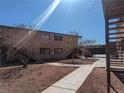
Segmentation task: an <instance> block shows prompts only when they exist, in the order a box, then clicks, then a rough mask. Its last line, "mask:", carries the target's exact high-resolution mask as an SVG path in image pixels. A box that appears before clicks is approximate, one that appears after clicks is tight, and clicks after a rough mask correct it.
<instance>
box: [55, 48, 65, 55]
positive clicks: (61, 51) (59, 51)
mask: <svg viewBox="0 0 124 93" xmlns="http://www.w3.org/2000/svg"><path fill="white" fill-rule="evenodd" d="M62 53H63V49H62V48H54V54H62Z"/></svg>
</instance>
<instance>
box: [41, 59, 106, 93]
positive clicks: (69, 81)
mask: <svg viewBox="0 0 124 93" xmlns="http://www.w3.org/2000/svg"><path fill="white" fill-rule="evenodd" d="M94 67H105V59H104V58H100V59H99V60H98V61H96V62H95V63H93V64H92V65H82V66H81V67H80V68H78V69H76V70H75V71H73V72H72V73H70V74H68V75H67V76H65V77H64V78H62V79H61V80H59V81H58V82H56V83H55V84H53V85H52V86H50V87H49V88H47V89H46V90H44V91H43V92H41V93H76V91H77V90H78V88H79V87H80V86H81V85H82V84H83V83H84V81H85V80H86V79H87V77H88V75H89V74H90V73H91V72H92V70H93V69H94Z"/></svg>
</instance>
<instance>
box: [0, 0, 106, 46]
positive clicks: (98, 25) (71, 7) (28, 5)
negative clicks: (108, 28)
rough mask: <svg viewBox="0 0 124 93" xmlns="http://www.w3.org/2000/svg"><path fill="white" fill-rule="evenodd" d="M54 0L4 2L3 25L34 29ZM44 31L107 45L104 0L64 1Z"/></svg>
mask: <svg viewBox="0 0 124 93" xmlns="http://www.w3.org/2000/svg"><path fill="white" fill-rule="evenodd" d="M52 2H53V0H0V25H8V26H13V25H20V24H25V25H27V26H30V25H31V24H32V22H33V21H34V20H35V19H36V18H37V17H38V16H39V15H40V14H41V13H43V11H44V10H45V9H46V8H47V7H48V6H49V5H50V4H51V3H52ZM41 29H42V30H45V31H50V32H59V33H66V34H68V33H70V32H71V31H73V30H75V31H77V32H79V35H81V36H83V38H84V39H92V40H97V42H98V43H99V44H104V17H103V10H102V3H101V0H61V3H60V4H59V6H58V7H57V8H56V10H55V11H54V12H53V14H52V15H51V16H50V18H49V19H48V20H47V21H46V23H45V24H44V25H43V26H42V27H41Z"/></svg>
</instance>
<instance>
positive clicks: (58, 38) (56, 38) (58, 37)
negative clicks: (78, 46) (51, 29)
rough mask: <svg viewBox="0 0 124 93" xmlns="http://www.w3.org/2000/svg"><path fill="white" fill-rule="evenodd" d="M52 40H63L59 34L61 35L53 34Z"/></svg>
mask: <svg viewBox="0 0 124 93" xmlns="http://www.w3.org/2000/svg"><path fill="white" fill-rule="evenodd" d="M54 40H58V41H62V40H63V36H61V35H55V36H54Z"/></svg>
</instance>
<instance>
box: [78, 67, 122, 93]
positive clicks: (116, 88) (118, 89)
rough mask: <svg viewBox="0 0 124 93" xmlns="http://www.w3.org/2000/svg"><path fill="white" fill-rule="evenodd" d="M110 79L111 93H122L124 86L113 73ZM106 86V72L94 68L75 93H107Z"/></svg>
mask: <svg viewBox="0 0 124 93" xmlns="http://www.w3.org/2000/svg"><path fill="white" fill-rule="evenodd" d="M123 74H124V73H123ZM111 78H112V86H111V93H124V84H123V83H122V82H121V81H120V80H119V79H118V78H117V76H116V75H115V74H113V73H111ZM106 85H107V84H106V71H105V70H104V69H103V68H95V69H94V70H93V72H92V73H91V74H90V75H89V77H88V78H87V80H86V81H85V82H84V84H83V85H82V86H81V87H80V88H79V90H78V91H77V93H107V92H106V89H107V87H106Z"/></svg>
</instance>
